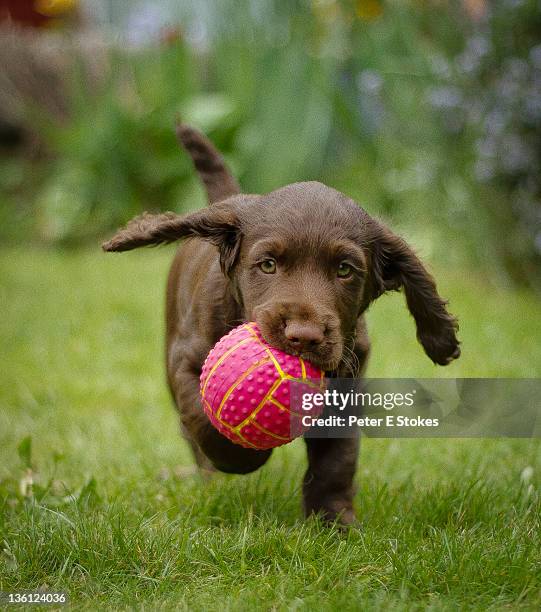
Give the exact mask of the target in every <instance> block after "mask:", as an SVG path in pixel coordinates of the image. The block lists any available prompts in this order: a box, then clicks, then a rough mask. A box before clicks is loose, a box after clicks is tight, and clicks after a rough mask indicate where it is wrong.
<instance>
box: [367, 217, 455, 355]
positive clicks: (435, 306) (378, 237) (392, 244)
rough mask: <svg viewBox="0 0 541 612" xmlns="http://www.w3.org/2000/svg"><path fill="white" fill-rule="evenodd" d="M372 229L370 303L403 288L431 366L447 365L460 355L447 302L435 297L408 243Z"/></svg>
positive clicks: (429, 279)
mask: <svg viewBox="0 0 541 612" xmlns="http://www.w3.org/2000/svg"><path fill="white" fill-rule="evenodd" d="M374 227H375V231H374V235H373V238H372V240H371V253H370V260H371V265H370V271H369V275H368V279H367V283H368V287H367V292H368V299H369V301H371V300H375V299H376V298H378V297H379V296H380V295H381V294H382V293H384V292H386V291H392V290H399V289H401V288H403V289H404V293H405V295H406V302H407V305H408V309H409V311H410V313H411V314H412V316H413V318H414V319H415V324H416V326H417V339H418V340H419V342H420V343H421V344H422V345H423V348H424V350H425V352H426V354H427V355H428V356H429V357H430V359H432V361H433V362H434V363H438V364H440V365H447V364H448V363H449V362H450V361H452V360H453V359H457V358H458V357H459V356H460V347H459V344H460V343H459V341H458V339H457V337H456V332H457V330H458V323H457V320H456V319H455V317H453V316H452V315H451V314H449V313H448V312H447V308H446V304H447V302H446V301H445V300H443V299H442V298H441V297H440V296H439V295H438V292H437V290H436V283H435V282H434V279H433V278H432V276H431V275H430V274H429V273H428V272H427V270H426V268H425V267H424V266H423V264H422V263H421V261H420V260H419V259H418V257H417V256H416V255H415V253H414V252H413V251H412V249H411V248H410V247H409V246H408V244H407V243H406V242H405V241H404V240H403V239H402V238H400V237H399V236H397V235H395V234H393V232H391V230H389V229H388V228H387V227H385V226H384V225H382V224H379V223H376V224H374Z"/></svg>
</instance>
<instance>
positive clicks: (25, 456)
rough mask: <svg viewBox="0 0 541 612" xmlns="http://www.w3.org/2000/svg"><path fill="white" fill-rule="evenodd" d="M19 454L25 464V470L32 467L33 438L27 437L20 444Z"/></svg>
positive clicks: (18, 447)
mask: <svg viewBox="0 0 541 612" xmlns="http://www.w3.org/2000/svg"><path fill="white" fill-rule="evenodd" d="M17 452H18V453H19V458H20V460H21V461H22V462H23V464H24V467H25V468H31V467H32V436H26V438H23V439H22V440H21V442H19V446H17Z"/></svg>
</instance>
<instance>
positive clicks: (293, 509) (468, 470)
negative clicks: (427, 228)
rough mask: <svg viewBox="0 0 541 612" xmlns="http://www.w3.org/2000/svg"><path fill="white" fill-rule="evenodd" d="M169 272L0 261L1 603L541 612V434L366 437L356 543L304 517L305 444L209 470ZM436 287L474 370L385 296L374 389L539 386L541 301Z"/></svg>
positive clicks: (156, 265)
mask: <svg viewBox="0 0 541 612" xmlns="http://www.w3.org/2000/svg"><path fill="white" fill-rule="evenodd" d="M170 258H171V250H170V249H163V250H160V251H147V252H144V253H133V254H127V255H111V256H106V255H101V254H100V253H99V252H98V251H97V250H96V251H95V252H94V251H92V252H90V251H81V252H74V253H69V254H68V253H62V252H58V251H46V250H38V249H34V250H22V249H9V250H3V251H1V252H0V297H1V303H2V316H1V317H0V343H1V346H2V350H3V364H2V368H1V371H0V589H1V590H4V591H5V590H15V589H28V588H37V587H39V586H43V585H47V587H48V588H49V589H50V590H66V591H68V592H69V594H70V597H71V605H72V606H73V607H74V608H75V609H128V608H129V609H132V608H133V607H136V608H139V609H152V610H154V609H164V610H169V609H181V610H182V609H185V610H215V609H220V610H253V609H262V610H268V609H277V610H285V609H299V610H312V609H317V610H334V609H339V608H344V609H366V608H368V609H382V610H389V609H391V610H415V609H427V608H428V609H432V610H462V609H474V610H475V609H479V610H481V609H482V610H485V609H487V608H493V609H498V608H509V607H512V608H524V609H532V610H533V609H539V607H540V606H541V586H540V585H541V548H540V547H539V542H540V541H541V527H540V510H541V508H540V503H539V475H540V473H541V444H540V442H539V440H428V441H427V440H376V439H368V440H365V441H364V444H363V446H362V449H361V460H360V469H359V478H358V481H359V492H358V495H357V497H356V505H357V510H358V514H359V516H360V517H361V520H362V528H361V529H358V530H351V531H349V532H347V533H340V532H338V531H336V530H335V529H334V528H327V527H324V526H322V525H321V524H319V523H318V522H317V521H308V522H304V521H303V520H302V517H301V512H300V501H301V496H300V490H299V485H300V480H301V475H302V472H303V470H304V466H305V458H304V455H303V448H302V446H303V444H302V441H296V442H294V443H293V444H291V445H289V446H288V447H285V448H282V449H278V450H277V451H275V453H274V455H273V457H272V458H271V460H270V462H269V463H268V464H267V465H266V466H265V467H264V468H263V469H262V470H261V471H260V472H258V473H256V474H253V475H251V476H248V477H236V476H226V475H218V476H216V477H215V478H213V479H212V480H211V481H209V482H202V481H201V480H200V479H199V477H198V476H197V475H194V474H193V473H192V472H191V471H190V469H189V468H190V466H191V464H192V461H191V458H190V456H189V453H188V450H187V447H186V444H185V443H184V442H183V441H181V440H180V438H179V435H178V425H177V418H176V415H175V412H174V410H173V408H172V406H171V402H170V399H169V396H168V392H167V389H166V386H165V382H164V372H163V364H162V353H163V341H162V336H163V334H162V331H163V321H162V310H163V288H164V282H165V277H166V274H167V267H168V262H169V261H170ZM437 276H438V279H439V280H440V288H441V292H442V294H443V295H445V296H446V297H449V298H450V299H451V305H452V310H453V311H454V312H456V313H457V314H458V315H459V316H460V318H461V339H462V341H463V356H462V358H461V359H460V360H459V361H457V362H456V363H455V364H453V365H452V366H450V367H449V368H446V369H443V368H436V367H435V366H433V365H432V364H431V363H430V361H429V360H428V359H427V358H426V357H424V356H423V354H422V352H421V349H420V348H419V346H418V344H417V343H416V341H415V333H414V328H413V324H412V321H411V320H410V318H409V317H408V315H407V312H406V310H405V308H404V306H403V304H402V296H400V295H393V296H387V297H384V298H382V299H381V300H380V301H379V303H378V304H376V305H374V307H373V309H372V312H371V313H370V317H369V323H370V328H371V333H372V338H373V345H374V353H373V358H372V361H371V366H370V371H369V374H370V375H372V376H453V377H454V376H487V377H491V376H511V377H515V376H516V377H526V376H528V377H536V376H539V375H540V374H541V342H540V339H541V338H540V334H539V331H537V332H534V331H533V330H535V329H537V330H538V329H539V328H538V319H539V301H538V300H537V299H536V298H535V297H534V296H533V295H532V294H529V293H527V292H519V291H516V290H510V289H509V290H507V289H502V288H496V287H494V286H492V285H491V284H490V283H489V282H488V281H486V280H485V279H483V278H479V277H477V276H476V275H475V273H474V272H464V271H446V270H440V271H438V274H437ZM536 324H537V327H536ZM397 347H398V348H397ZM28 436H30V437H31V449H30V448H29V443H28V441H27V442H26V443H24V442H23V444H22V445H21V441H23V440H25V439H27V437H28ZM18 446H19V452H18V450H17V448H18ZM30 450H31V457H30ZM30 464H31V468H32V469H31V472H29V471H28V466H29V465H30ZM526 468H533V470H532V469H526ZM29 474H31V475H32V478H33V480H34V487H33V490H34V495H33V496H31V497H30V496H27V497H25V496H24V495H23V494H22V493H24V488H25V486H26V484H25V483H26V482H27V479H28V476H29Z"/></svg>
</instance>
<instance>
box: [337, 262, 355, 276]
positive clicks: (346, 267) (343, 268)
mask: <svg viewBox="0 0 541 612" xmlns="http://www.w3.org/2000/svg"><path fill="white" fill-rule="evenodd" d="M352 272H353V268H352V267H351V265H350V264H348V262H347V261H343V262H341V263H340V265H339V266H338V271H337V272H336V274H337V276H338V278H349V277H350V276H351V273H352Z"/></svg>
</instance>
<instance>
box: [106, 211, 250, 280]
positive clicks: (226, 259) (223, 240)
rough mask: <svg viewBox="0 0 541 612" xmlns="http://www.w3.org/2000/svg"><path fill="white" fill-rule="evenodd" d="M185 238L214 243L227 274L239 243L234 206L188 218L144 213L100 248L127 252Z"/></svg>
mask: <svg viewBox="0 0 541 612" xmlns="http://www.w3.org/2000/svg"><path fill="white" fill-rule="evenodd" d="M188 236H198V237H199V238H203V239H205V240H208V241H209V242H212V244H215V245H216V246H217V247H218V249H219V252H220V266H221V268H222V271H223V272H224V274H226V275H228V274H229V273H230V272H231V270H232V268H233V266H234V264H235V261H236V258H237V255H238V252H239V249H240V241H241V230H240V220H239V217H238V215H237V210H236V206H234V205H233V204H232V203H225V202H224V203H223V204H215V205H214V206H213V207H212V208H205V209H203V210H200V211H197V212H194V213H192V214H189V215H177V214H176V213H172V212H167V213H162V214H158V215H152V214H149V213H144V214H142V215H140V216H139V217H135V218H134V219H132V220H131V221H130V222H129V223H128V224H127V225H126V227H125V228H123V229H121V230H119V231H118V232H117V233H116V234H115V235H114V236H113V237H112V238H111V239H110V240H108V241H107V242H104V243H103V245H102V248H103V250H104V251H130V250H131V249H137V248H139V247H142V246H151V245H153V246H156V245H158V244H166V243H169V242H174V241H175V240H179V239H180V238H185V237H188Z"/></svg>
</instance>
